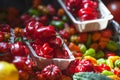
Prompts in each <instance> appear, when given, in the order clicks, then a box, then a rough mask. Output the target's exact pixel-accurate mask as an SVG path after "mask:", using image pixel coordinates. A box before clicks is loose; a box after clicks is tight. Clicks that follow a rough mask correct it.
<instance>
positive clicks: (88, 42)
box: [86, 34, 92, 47]
mask: <svg viewBox="0 0 120 80" xmlns="http://www.w3.org/2000/svg"><path fill="white" fill-rule="evenodd" d="M91 43H92V35H91V34H88V39H87V42H86V46H87V47H90V45H91Z"/></svg>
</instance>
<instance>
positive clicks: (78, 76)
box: [73, 72, 112, 80]
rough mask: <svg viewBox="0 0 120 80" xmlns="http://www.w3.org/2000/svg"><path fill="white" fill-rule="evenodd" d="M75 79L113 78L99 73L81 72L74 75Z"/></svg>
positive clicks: (100, 79) (96, 79)
mask: <svg viewBox="0 0 120 80" xmlns="http://www.w3.org/2000/svg"><path fill="white" fill-rule="evenodd" d="M73 80H112V79H110V78H108V77H106V76H105V75H102V74H99V73H93V72H79V73H75V74H74V75H73Z"/></svg>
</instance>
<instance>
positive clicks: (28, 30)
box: [25, 21, 42, 37]
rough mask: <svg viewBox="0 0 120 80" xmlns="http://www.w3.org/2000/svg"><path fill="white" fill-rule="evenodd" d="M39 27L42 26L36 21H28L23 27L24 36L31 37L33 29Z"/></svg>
mask: <svg viewBox="0 0 120 80" xmlns="http://www.w3.org/2000/svg"><path fill="white" fill-rule="evenodd" d="M39 27H42V24H41V23H40V22H37V21H30V22H29V23H28V24H27V25H26V27H25V31H26V32H25V33H26V36H29V37H33V34H34V32H35V30H36V29H37V28H39Z"/></svg>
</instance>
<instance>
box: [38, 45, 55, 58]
mask: <svg viewBox="0 0 120 80" xmlns="http://www.w3.org/2000/svg"><path fill="white" fill-rule="evenodd" d="M39 55H40V56H42V57H45V58H53V56H54V53H53V48H52V47H51V46H50V45H49V44H48V43H44V45H43V46H42V47H41V48H40V53H39Z"/></svg>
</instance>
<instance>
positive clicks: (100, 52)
mask: <svg viewBox="0 0 120 80" xmlns="http://www.w3.org/2000/svg"><path fill="white" fill-rule="evenodd" d="M95 57H96V58H97V59H99V58H103V57H105V54H104V52H103V51H102V50H100V51H98V52H97V53H96V55H95Z"/></svg>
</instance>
